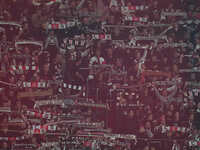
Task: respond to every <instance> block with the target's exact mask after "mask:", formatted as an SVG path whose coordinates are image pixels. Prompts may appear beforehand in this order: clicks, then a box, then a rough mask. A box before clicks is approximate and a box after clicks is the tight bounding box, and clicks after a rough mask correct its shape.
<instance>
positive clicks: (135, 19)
mask: <svg viewBox="0 0 200 150" xmlns="http://www.w3.org/2000/svg"><path fill="white" fill-rule="evenodd" d="M124 20H125V21H135V22H147V21H148V20H147V18H145V17H136V16H125V18H124Z"/></svg>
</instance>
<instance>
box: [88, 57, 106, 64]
mask: <svg viewBox="0 0 200 150" xmlns="http://www.w3.org/2000/svg"><path fill="white" fill-rule="evenodd" d="M105 63H106V62H105V60H104V58H103V57H99V59H98V58H97V57H96V56H93V57H92V58H91V59H90V62H89V66H92V65H95V64H99V65H102V64H105Z"/></svg>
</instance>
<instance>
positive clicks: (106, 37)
mask: <svg viewBox="0 0 200 150" xmlns="http://www.w3.org/2000/svg"><path fill="white" fill-rule="evenodd" d="M92 39H93V40H112V37H111V34H93V35H92Z"/></svg>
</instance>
